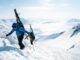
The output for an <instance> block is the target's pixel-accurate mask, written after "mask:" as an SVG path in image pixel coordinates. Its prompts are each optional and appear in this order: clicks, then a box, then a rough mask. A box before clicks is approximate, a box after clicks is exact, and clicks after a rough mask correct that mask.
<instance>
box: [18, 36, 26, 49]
mask: <svg viewBox="0 0 80 60" xmlns="http://www.w3.org/2000/svg"><path fill="white" fill-rule="evenodd" d="M22 40H23V35H21V36H19V37H18V44H19V46H20V49H24V47H25V46H24V44H23V43H22Z"/></svg>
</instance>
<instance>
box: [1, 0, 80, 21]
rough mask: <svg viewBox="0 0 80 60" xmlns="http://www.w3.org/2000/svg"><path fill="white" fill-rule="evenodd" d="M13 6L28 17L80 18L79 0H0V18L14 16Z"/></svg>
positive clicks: (20, 13)
mask: <svg viewBox="0 0 80 60" xmlns="http://www.w3.org/2000/svg"><path fill="white" fill-rule="evenodd" d="M14 8H16V9H17V10H18V13H19V15H20V16H21V17H24V18H30V19H55V20H64V19H70V18H80V0H0V18H2V19H3V18H14V11H13V9H14Z"/></svg>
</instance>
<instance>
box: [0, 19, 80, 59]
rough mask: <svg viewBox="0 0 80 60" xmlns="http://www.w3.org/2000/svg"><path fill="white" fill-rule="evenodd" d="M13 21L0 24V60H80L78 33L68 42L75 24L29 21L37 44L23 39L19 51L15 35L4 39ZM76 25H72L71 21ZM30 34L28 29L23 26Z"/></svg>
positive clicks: (0, 21) (79, 38)
mask: <svg viewBox="0 0 80 60" xmlns="http://www.w3.org/2000/svg"><path fill="white" fill-rule="evenodd" d="M13 22H14V20H0V60H80V51H79V50H80V43H79V42H80V36H79V35H80V33H78V34H77V35H74V36H73V37H71V38H70V35H71V34H72V33H73V31H74V30H73V29H72V27H73V26H75V24H70V23H69V22H55V23H54V22H51V21H49V20H44V21H43V20H41V21H35V20H30V21H29V23H31V25H32V27H33V30H34V33H35V36H36V41H35V42H34V46H31V45H30V42H29V40H27V39H24V40H23V43H24V44H25V46H26V47H25V49H24V50H20V49H19V46H18V41H17V38H16V35H15V32H14V33H13V34H12V35H11V36H8V37H6V34H7V33H9V31H10V30H11V29H12V28H11V24H12V23H13ZM74 23H75V21H74ZM24 26H25V28H26V29H27V30H29V25H27V24H25V25H24Z"/></svg>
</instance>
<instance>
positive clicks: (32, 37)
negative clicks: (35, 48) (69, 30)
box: [25, 25, 35, 45]
mask: <svg viewBox="0 0 80 60" xmlns="http://www.w3.org/2000/svg"><path fill="white" fill-rule="evenodd" d="M30 30H31V31H30V32H29V34H28V36H26V38H27V37H29V38H30V43H31V45H33V42H34V40H35V35H34V32H33V29H32V27H31V25H30ZM26 38H25V39H26Z"/></svg>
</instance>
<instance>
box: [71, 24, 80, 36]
mask: <svg viewBox="0 0 80 60" xmlns="http://www.w3.org/2000/svg"><path fill="white" fill-rule="evenodd" d="M72 29H75V30H74V31H73V33H72V34H71V36H70V37H73V36H74V35H75V34H78V32H80V24H78V25H77V26H75V27H73V28H72Z"/></svg>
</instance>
